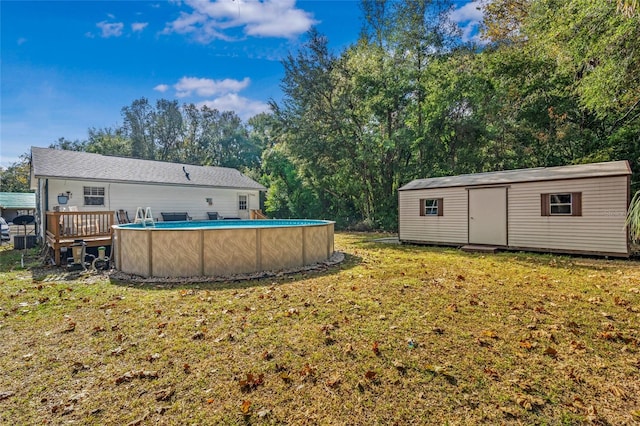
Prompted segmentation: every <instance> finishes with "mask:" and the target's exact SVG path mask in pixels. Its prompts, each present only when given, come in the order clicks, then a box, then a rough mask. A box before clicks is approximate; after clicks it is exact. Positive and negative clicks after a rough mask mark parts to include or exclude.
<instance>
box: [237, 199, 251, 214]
mask: <svg viewBox="0 0 640 426" xmlns="http://www.w3.org/2000/svg"><path fill="white" fill-rule="evenodd" d="M238 217H239V218H240V219H249V196H248V195H247V194H239V195H238Z"/></svg>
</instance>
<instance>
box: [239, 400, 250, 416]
mask: <svg viewBox="0 0 640 426" xmlns="http://www.w3.org/2000/svg"><path fill="white" fill-rule="evenodd" d="M250 408H251V401H249V400H246V399H245V400H244V401H242V405H241V406H240V410H241V411H242V414H244V415H245V416H246V415H248V414H249V409H250Z"/></svg>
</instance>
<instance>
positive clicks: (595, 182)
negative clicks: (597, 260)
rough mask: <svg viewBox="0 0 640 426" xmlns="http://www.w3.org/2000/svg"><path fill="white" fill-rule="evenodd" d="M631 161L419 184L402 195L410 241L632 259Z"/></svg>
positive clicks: (402, 228) (403, 236) (403, 228)
mask: <svg viewBox="0 0 640 426" xmlns="http://www.w3.org/2000/svg"><path fill="white" fill-rule="evenodd" d="M630 179H631V169H630V167H629V163H628V162H627V161H611V162H603V163H592V164H582V165H572V166H559V167H541V168H533V169H521V170H507V171H499V172H490V173H475V174H468V175H460V176H449V177H437V178H429V179H417V180H414V181H412V182H410V183H408V184H406V185H404V186H403V187H401V188H400V189H399V191H398V205H399V215H398V218H399V239H400V241H401V242H404V243H419V244H434V245H451V246H464V245H480V246H493V247H498V248H502V249H510V250H530V251H545V252H561V253H583V254H597V255H605V256H618V257H628V256H629V245H628V242H629V240H628V232H627V228H626V226H625V217H626V212H627V207H628V206H629V202H630Z"/></svg>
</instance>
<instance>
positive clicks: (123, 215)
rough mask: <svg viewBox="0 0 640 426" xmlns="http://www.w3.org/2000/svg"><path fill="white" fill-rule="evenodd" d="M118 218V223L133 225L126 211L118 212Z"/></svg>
mask: <svg viewBox="0 0 640 426" xmlns="http://www.w3.org/2000/svg"><path fill="white" fill-rule="evenodd" d="M116 218H117V219H118V223H131V220H129V213H127V211H126V210H122V209H121V210H118V211H117V212H116Z"/></svg>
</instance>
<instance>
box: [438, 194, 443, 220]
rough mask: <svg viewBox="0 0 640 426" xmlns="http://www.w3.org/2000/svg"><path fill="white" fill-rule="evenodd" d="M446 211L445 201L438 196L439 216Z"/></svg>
mask: <svg viewBox="0 0 640 426" xmlns="http://www.w3.org/2000/svg"><path fill="white" fill-rule="evenodd" d="M443 212H444V203H443V201H442V198H438V216H442V215H443Z"/></svg>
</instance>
